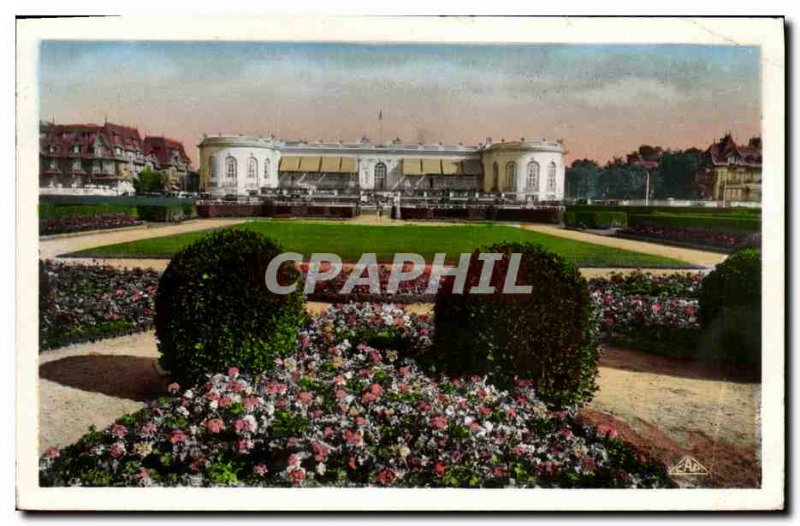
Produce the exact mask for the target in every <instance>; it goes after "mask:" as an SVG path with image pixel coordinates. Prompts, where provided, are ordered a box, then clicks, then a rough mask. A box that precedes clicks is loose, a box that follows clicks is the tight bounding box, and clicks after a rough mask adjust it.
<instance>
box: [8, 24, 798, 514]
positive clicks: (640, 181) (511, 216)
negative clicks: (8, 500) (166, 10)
mask: <svg viewBox="0 0 800 526" xmlns="http://www.w3.org/2000/svg"><path fill="white" fill-rule="evenodd" d="M17 30H18V32H17V53H18V54H17V135H18V142H17V161H18V164H17V166H18V170H17V174H16V184H17V255H16V260H17V276H16V279H17V298H16V299H17V303H16V305H17V312H16V314H17V342H16V357H17V370H16V374H17V376H16V379H17V428H16V429H17V506H18V508H19V509H24V510H56V511H58V510H61V511H73V510H131V511H137V510H196V511H203V510H225V511H252V510H263V511H316V510H332V511H336V510H348V511H368V510H369V511H376V510H377V511H472V510H486V511H537V510H606V511H607V510H720V511H722V510H763V511H773V510H780V509H783V507H784V505H785V503H784V498H785V497H784V488H785V484H786V479H785V476H786V474H785V464H784V463H785V457H786V443H785V438H784V433H785V421H784V396H785V392H786V391H785V389H786V386H785V384H784V378H785V377H784V366H785V361H784V344H785V341H784V334H785V326H784V316H785V313H784V304H785V303H784V302H785V269H784V259H785V250H784V236H785V228H784V220H785V210H784V190H785V182H784V179H785V154H784V148H785V142H784V141H785V129H784V109H785V108H784V96H785V95H784V90H785V85H784V79H785V55H784V21H783V20H782V19H781V18H725V19H716V18H637V17H630V18H625V17H621V18H613V17H610V18H580V17H569V18H566V17H564V18H558V17H556V18H536V17H515V18H506V17H492V18H483V17H445V18H438V17H359V16H248V17H212V16H203V17H198V16H194V17H193V16H189V17H184V18H181V19H174V18H171V17H164V18H161V19H158V20H153V19H152V18H150V19H148V21H147V23H142V19H141V18H137V17H134V16H129V17H126V16H123V17H89V18H82V19H78V18H49V19H20V20H18V21H17Z"/></svg>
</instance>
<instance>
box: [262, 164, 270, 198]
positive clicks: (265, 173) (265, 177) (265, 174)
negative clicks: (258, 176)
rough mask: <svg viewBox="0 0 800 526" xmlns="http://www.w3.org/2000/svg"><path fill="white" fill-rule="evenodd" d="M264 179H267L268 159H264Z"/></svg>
mask: <svg viewBox="0 0 800 526" xmlns="http://www.w3.org/2000/svg"><path fill="white" fill-rule="evenodd" d="M264 179H269V159H264ZM262 193H263V192H262Z"/></svg>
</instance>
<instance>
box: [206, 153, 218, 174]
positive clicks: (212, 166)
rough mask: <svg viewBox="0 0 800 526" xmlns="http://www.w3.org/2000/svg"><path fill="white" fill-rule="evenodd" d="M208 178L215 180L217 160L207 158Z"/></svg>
mask: <svg viewBox="0 0 800 526" xmlns="http://www.w3.org/2000/svg"><path fill="white" fill-rule="evenodd" d="M208 177H209V179H216V178H217V160H216V159H215V158H214V157H209V158H208Z"/></svg>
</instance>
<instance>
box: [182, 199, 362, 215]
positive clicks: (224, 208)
mask: <svg viewBox="0 0 800 526" xmlns="http://www.w3.org/2000/svg"><path fill="white" fill-rule="evenodd" d="M197 214H198V215H199V216H200V217H331V218H338V219H347V218H351V217H356V216H357V215H358V208H357V207H356V206H355V205H353V206H328V205H288V204H272V203H263V204H262V203H257V204H250V203H237V204H214V203H204V204H201V205H198V207H197Z"/></svg>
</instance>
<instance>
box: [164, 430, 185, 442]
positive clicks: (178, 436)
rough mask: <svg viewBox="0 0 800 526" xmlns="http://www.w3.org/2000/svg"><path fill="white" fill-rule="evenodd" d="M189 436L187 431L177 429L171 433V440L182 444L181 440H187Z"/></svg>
mask: <svg viewBox="0 0 800 526" xmlns="http://www.w3.org/2000/svg"><path fill="white" fill-rule="evenodd" d="M188 438H189V437H188V436H187V435H186V433H184V432H183V431H181V430H180V429H176V430H175V431H173V432H172V434H171V435H170V437H169V441H170V442H172V443H173V444H180V443H181V442H186V439H188Z"/></svg>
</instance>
